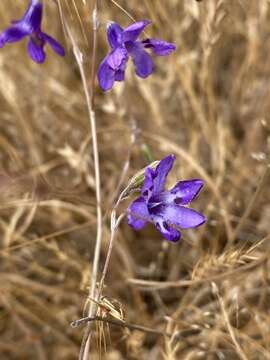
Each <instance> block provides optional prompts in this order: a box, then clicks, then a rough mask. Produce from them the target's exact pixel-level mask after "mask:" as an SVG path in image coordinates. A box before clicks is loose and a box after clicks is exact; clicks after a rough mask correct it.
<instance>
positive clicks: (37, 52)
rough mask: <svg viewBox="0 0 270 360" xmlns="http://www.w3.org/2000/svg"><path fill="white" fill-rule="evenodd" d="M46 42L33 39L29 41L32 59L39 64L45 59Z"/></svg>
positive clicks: (29, 51)
mask: <svg viewBox="0 0 270 360" xmlns="http://www.w3.org/2000/svg"><path fill="white" fill-rule="evenodd" d="M43 47H44V44H41V45H40V44H37V43H36V42H34V41H33V40H32V39H30V40H29V42H28V53H29V55H30V57H31V58H32V60H34V61H35V62H36V63H38V64H42V63H43V62H44V61H45V58H46V54H45V52H44V48H43Z"/></svg>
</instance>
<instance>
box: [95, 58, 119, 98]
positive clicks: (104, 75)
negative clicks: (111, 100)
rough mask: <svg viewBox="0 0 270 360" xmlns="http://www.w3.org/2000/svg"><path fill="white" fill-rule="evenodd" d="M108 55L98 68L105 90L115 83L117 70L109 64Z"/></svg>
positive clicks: (102, 87) (99, 79) (100, 80)
mask: <svg viewBox="0 0 270 360" xmlns="http://www.w3.org/2000/svg"><path fill="white" fill-rule="evenodd" d="M107 60H108V56H106V57H105V59H104V60H103V61H102V63H101V64H100V65H99V68H98V81H99V85H100V87H101V89H102V90H103V91H107V90H110V89H111V88H112V87H113V84H114V80H115V78H114V74H115V71H114V70H113V69H112V68H111V67H110V66H109V65H108V62H107Z"/></svg>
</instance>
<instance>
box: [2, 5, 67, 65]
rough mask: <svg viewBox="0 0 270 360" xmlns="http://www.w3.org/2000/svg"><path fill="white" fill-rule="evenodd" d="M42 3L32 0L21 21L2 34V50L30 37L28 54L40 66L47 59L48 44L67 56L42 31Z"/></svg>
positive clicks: (55, 42)
mask: <svg viewBox="0 0 270 360" xmlns="http://www.w3.org/2000/svg"><path fill="white" fill-rule="evenodd" d="M41 22H42V3H41V2H40V1H39V0H31V1H30V3H29V6H28V8H27V10H26V11H25V13H24V15H23V17H22V18H21V19H20V20H14V21H12V25H11V26H10V27H8V28H7V29H6V30H5V31H4V32H2V33H1V34H0V48H1V47H3V46H4V45H5V44H7V43H14V42H17V41H19V40H21V39H23V38H24V37H26V36H28V37H29V41H28V53H29V55H30V57H31V59H32V60H33V61H35V62H37V63H39V64H41V63H43V62H44V61H45V58H46V54H45V51H44V46H45V44H46V43H48V44H49V45H50V46H51V48H52V49H53V50H54V51H55V52H56V53H57V54H58V55H60V56H64V55H65V51H64V49H63V47H62V46H61V45H60V44H59V43H58V42H57V41H56V40H55V39H54V38H52V37H51V36H49V35H48V34H46V33H44V32H42V31H41Z"/></svg>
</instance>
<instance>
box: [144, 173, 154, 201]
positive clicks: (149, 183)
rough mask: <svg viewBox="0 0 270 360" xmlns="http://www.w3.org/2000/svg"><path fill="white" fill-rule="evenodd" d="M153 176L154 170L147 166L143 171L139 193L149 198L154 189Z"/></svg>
mask: <svg viewBox="0 0 270 360" xmlns="http://www.w3.org/2000/svg"><path fill="white" fill-rule="evenodd" d="M154 177H155V170H153V169H152V168H151V167H147V168H146V169H145V173H144V183H143V187H142V190H141V194H142V196H143V197H145V198H146V199H149V198H150V197H151V196H152V191H153V189H154Z"/></svg>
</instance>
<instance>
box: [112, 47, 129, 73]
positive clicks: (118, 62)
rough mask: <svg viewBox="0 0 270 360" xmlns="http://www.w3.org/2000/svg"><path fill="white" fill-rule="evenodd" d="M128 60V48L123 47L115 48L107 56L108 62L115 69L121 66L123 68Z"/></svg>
mask: <svg viewBox="0 0 270 360" xmlns="http://www.w3.org/2000/svg"><path fill="white" fill-rule="evenodd" d="M127 60H128V53H127V50H126V49H124V48H121V47H118V48H116V49H114V50H113V51H111V52H110V54H109V55H108V56H107V64H108V65H109V66H110V67H111V69H113V70H119V69H120V68H121V69H122V70H123V66H124V65H125V64H126V62H127Z"/></svg>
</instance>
